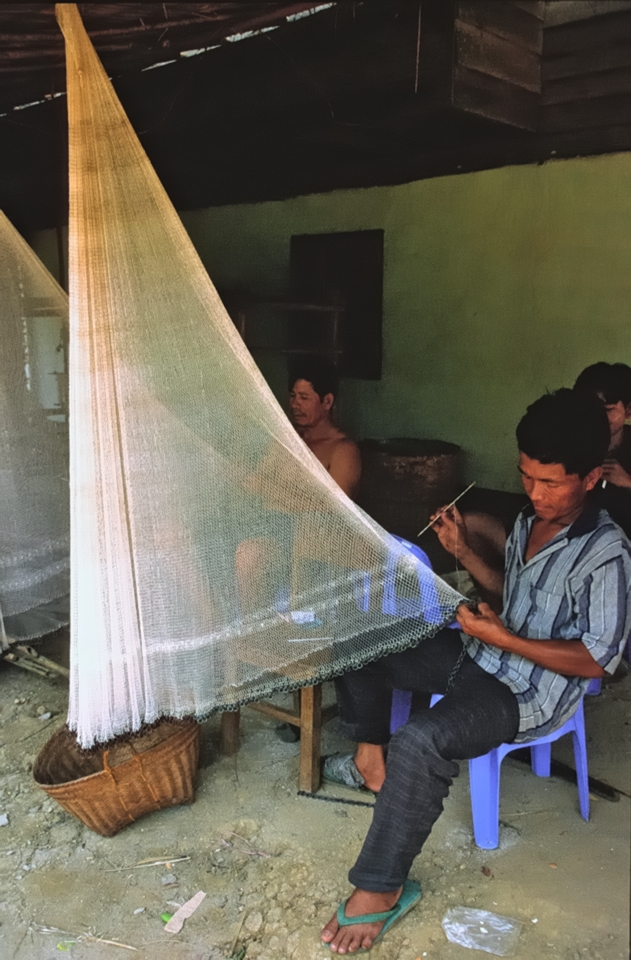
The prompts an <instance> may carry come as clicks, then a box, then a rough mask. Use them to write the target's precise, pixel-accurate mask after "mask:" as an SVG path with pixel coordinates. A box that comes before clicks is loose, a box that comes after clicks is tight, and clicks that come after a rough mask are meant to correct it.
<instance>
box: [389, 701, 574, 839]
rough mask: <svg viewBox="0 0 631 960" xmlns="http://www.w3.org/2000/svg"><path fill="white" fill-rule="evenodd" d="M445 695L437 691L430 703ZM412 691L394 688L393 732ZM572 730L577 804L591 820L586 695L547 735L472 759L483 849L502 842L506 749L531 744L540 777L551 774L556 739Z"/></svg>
mask: <svg viewBox="0 0 631 960" xmlns="http://www.w3.org/2000/svg"><path fill="white" fill-rule="evenodd" d="M441 699H442V695H441V694H439V693H436V694H434V695H433V696H432V700H431V703H430V706H432V707H433V706H434V704H435V703H438V701H439V700H441ZM411 703H412V694H411V693H408V692H407V691H405V690H394V691H393V694H392V713H391V715H390V732H391V733H394V732H395V730H397V729H398V728H399V727H400V726H401V725H402V724H404V723H406V722H407V720H408V718H409V715H410V707H411ZM566 733H571V734H572V736H573V738H574V762H575V764H576V782H577V785H578V804H579V808H580V811H581V816H582V818H583V820H589V785H588V777H587V743H586V740H585V716H584V713H583V699H582V697H581V700H580V703H579V705H578V707H577V709H576V711H575V713H574V714H573V715H572V716H571V717H570V719H569V720H566V722H565V723H564V724H563V726H562V727H559V729H558V730H555V731H554V733H549V734H548V735H547V736H545V737H539V738H538V739H537V740H531V741H529V742H528V743H502V744H500V746H499V747H495V749H493V750H490V751H489V753H485V754H484V755H483V756H481V757H474V759H473V760H469V789H470V793H471V814H472V818H473V836H474V837H475V842H476V846H478V847H481V848H482V849H483V850H494V849H495V848H496V847H497V846H499V810H500V765H501V763H502V760H503V759H504V757H505V756H506V754H507V753H510V752H511V751H512V750H521V749H523V748H524V747H530V756H531V766H532V770H533V773H535V774H536V775H537V776H538V777H549V776H550V762H551V757H552V746H551V744H552V743H554V741H555V740H558V739H559V738H560V737H563V736H565V734H566Z"/></svg>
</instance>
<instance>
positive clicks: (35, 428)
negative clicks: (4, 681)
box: [0, 212, 70, 646]
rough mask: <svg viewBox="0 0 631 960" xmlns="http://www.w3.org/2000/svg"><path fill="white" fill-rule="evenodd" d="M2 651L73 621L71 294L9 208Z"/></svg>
mask: <svg viewBox="0 0 631 960" xmlns="http://www.w3.org/2000/svg"><path fill="white" fill-rule="evenodd" d="M0 289H1V291H2V309H1V311H0V344H1V360H0V363H1V366H0V638H1V639H0V646H6V645H7V644H8V642H9V641H10V640H30V639H33V638H35V637H41V636H42V635H43V634H45V633H48V632H49V631H51V630H55V629H57V628H58V627H59V626H61V625H62V624H63V623H67V622H68V610H67V607H68V602H67V596H68V591H69V588H70V584H69V576H70V574H69V550H70V544H69V530H70V519H69V497H68V431H67V425H66V423H65V419H66V418H65V415H64V396H65V390H64V376H65V374H64V369H65V364H64V347H65V343H66V341H67V329H68V297H67V296H66V294H65V293H64V291H63V290H62V289H61V287H60V286H59V285H58V284H57V283H56V281H55V280H54V279H53V278H52V277H51V275H50V274H49V273H48V271H47V270H46V268H45V267H44V265H43V264H42V263H41V261H40V260H39V259H38V258H37V257H36V256H35V254H34V253H33V251H32V250H31V248H30V247H29V246H28V244H27V243H26V242H25V241H24V240H23V239H22V237H21V236H20V234H19V233H18V232H17V230H16V229H15V228H14V227H13V226H12V225H11V223H9V221H8V220H7V218H6V217H5V216H4V214H3V213H1V212H0Z"/></svg>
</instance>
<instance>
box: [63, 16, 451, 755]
mask: <svg viewBox="0 0 631 960" xmlns="http://www.w3.org/2000/svg"><path fill="white" fill-rule="evenodd" d="M57 16H58V20H59V23H60V25H61V28H62V30H63V33H64V36H65V39H66V56H67V71H68V110H69V125H70V255H69V272H70V437H71V446H70V463H71V468H70V473H71V530H72V564H71V566H72V656H71V673H72V676H71V703H70V713H69V724H70V727H71V728H72V729H73V730H76V731H77V736H78V739H79V741H80V743H81V744H82V745H84V746H89V745H91V744H92V743H94V742H95V741H105V740H108V739H110V738H112V737H113V736H115V735H118V734H121V733H123V732H126V731H129V730H134V729H137V728H138V727H139V726H140V725H141V724H142V723H143V722H151V721H153V720H155V719H157V718H158V717H160V716H172V717H182V716H196V717H198V718H201V717H204V716H206V715H208V714H209V713H211V712H213V711H216V710H223V709H230V708H231V707H232V708H234V707H236V706H237V705H239V704H241V703H245V702H248V701H253V700H259V699H261V698H263V697H265V696H267V695H269V694H270V693H272V692H274V691H278V690H283V689H286V690H287V689H293V688H297V687H299V686H302V685H305V684H308V683H314V682H316V681H318V680H322V679H324V678H326V677H330V676H334V675H336V674H340V673H342V672H343V671H344V670H346V669H349V668H352V667H357V666H359V665H361V664H362V663H364V662H366V661H368V660H371V659H374V658H376V657H378V656H380V655H381V654H383V653H386V652H388V651H391V650H396V649H400V648H403V647H406V646H409V645H410V644H412V643H415V642H417V640H418V639H419V638H422V637H424V636H428V635H430V634H432V633H434V632H435V631H436V630H437V629H438V628H439V627H440V626H441V625H443V624H444V623H445V622H447V621H448V620H449V619H450V618H451V617H452V615H453V612H454V610H455V608H456V606H457V605H458V603H459V602H460V601H461V599H462V598H461V597H460V595H459V594H457V593H455V592H454V591H453V590H451V589H450V588H448V587H447V586H446V585H445V584H443V583H442V581H440V580H438V579H437V578H435V577H434V575H433V574H432V573H431V572H430V571H429V570H428V569H427V568H426V567H424V566H423V565H422V564H419V562H418V561H417V560H416V559H415V558H413V557H411V556H410V555H409V553H407V552H406V551H405V550H404V549H403V548H402V547H400V546H399V545H398V544H397V543H396V541H394V540H393V539H392V538H391V537H390V536H389V535H388V534H387V533H386V532H385V531H384V530H382V529H381V528H380V527H379V526H378V525H377V524H376V523H374V522H373V521H372V520H370V519H369V518H368V517H367V516H366V514H364V513H363V512H362V511H361V510H360V509H359V508H358V507H357V506H355V504H353V503H352V502H351V501H350V500H349V499H348V498H347V497H346V496H345V495H344V494H343V493H342V492H341V491H340V490H339V488H338V487H337V486H336V484H335V483H334V481H333V480H332V479H331V477H330V476H329V475H328V473H327V472H326V470H325V469H324V467H322V466H321V465H320V463H319V462H318V461H317V460H316V459H315V458H314V456H313V455H312V453H311V452H310V451H309V450H308V449H307V447H306V446H305V445H304V443H303V442H302V440H301V439H300V438H299V437H298V435H297V434H296V432H295V431H294V429H293V428H292V426H291V425H290V423H289V422H288V420H287V418H286V417H285V415H284V413H283V411H282V410H281V408H280V406H279V405H278V403H277V402H276V400H275V398H274V397H273V395H272V393H271V392H270V390H269V388H268V386H267V384H266V383H265V381H264V379H263V377H262V376H261V374H260V372H259V370H258V368H257V367H256V365H255V363H254V361H253V360H252V357H251V356H250V354H249V353H248V351H247V349H246V347H245V346H244V343H243V341H242V340H241V338H240V336H239V334H238V333H237V331H236V329H235V327H234V325H233V323H232V322H231V320H230V318H229V317H228V315H227V313H226V311H225V309H224V307H223V305H222V303H221V301H220V299H219V297H218V296H217V293H216V291H215V289H214V287H213V285H212V283H211V281H210V280H209V278H208V275H207V273H206V271H205V269H204V267H203V265H202V263H201V261H200V260H199V257H198V256H197V254H196V252H195V250H194V248H193V246H192V244H191V242H190V240H189V238H188V235H187V234H186V231H185V230H184V228H183V226H182V224H181V222H180V220H179V218H178V216H177V214H176V212H175V210H174V209H173V207H172V205H171V203H170V201H169V199H168V197H167V196H166V194H165V192H164V190H163V188H162V186H161V184H160V182H159V181H158V179H157V177H156V175H155V173H154V171H153V169H152V167H151V165H150V163H149V160H148V159H147V157H146V156H145V153H144V151H143V149H142V147H141V146H140V143H139V141H138V139H137V138H136V136H135V134H134V132H133V130H132V128H131V126H130V124H129V122H128V120H127V118H126V116H125V114H124V112H123V109H122V107H121V105H120V103H119V101H118V99H117V98H116V95H115V93H114V90H113V88H112V86H111V84H110V82H109V80H108V79H107V76H106V74H105V72H104V70H103V68H102V66H101V64H100V62H99V60H98V58H97V56H96V54H95V52H94V50H93V48H92V45H91V43H90V41H89V39H88V37H87V35H86V33H85V31H84V29H83V26H82V23H81V20H80V17H79V14H78V11H77V9H76V7H75V5H74V4H59V5H57ZM218 95H219V94H218Z"/></svg>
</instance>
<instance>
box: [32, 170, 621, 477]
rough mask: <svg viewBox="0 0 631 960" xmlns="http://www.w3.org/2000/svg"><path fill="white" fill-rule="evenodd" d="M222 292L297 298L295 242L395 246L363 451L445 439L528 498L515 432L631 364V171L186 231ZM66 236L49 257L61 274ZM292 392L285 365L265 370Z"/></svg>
mask: <svg viewBox="0 0 631 960" xmlns="http://www.w3.org/2000/svg"><path fill="white" fill-rule="evenodd" d="M183 219H184V222H185V224H186V227H187V229H188V230H189V233H190V235H191V237H192V239H193V242H194V243H195V245H196V247H197V249H198V250H199V252H200V255H201V257H202V259H203V261H204V263H205V265H206V266H207V268H208V271H209V273H210V276H211V277H212V278H213V280H214V281H215V283H216V284H217V285H218V286H219V287H220V288H223V289H226V288H227V289H230V288H233V289H242V290H243V289H245V290H249V291H250V292H252V293H255V294H258V295H283V294H285V293H286V291H287V286H288V271H289V243H290V237H291V235H292V234H295V233H323V232H331V231H337V230H362V229H375V228H382V229H383V230H384V231H385V268H384V327H383V346H384V362H383V377H382V379H381V381H374V382H371V381H360V380H347V381H344V382H343V387H342V392H343V395H342V398H341V420H342V422H343V424H344V426H345V427H347V428H348V429H349V430H350V431H351V432H352V433H353V434H354V435H355V436H357V437H367V436H372V437H393V436H417V437H438V438H441V439H444V440H451V441H453V442H455V443H458V444H460V445H461V446H462V447H463V448H464V450H465V451H466V476H467V478H468V479H469V480H473V479H476V480H477V481H478V483H480V484H483V485H490V486H495V487H499V488H501V489H519V480H518V477H517V473H516V469H515V462H516V452H515V445H514V429H515V425H516V423H517V421H518V419H519V417H520V416H521V414H522V412H523V411H524V409H525V407H526V405H527V404H528V403H529V402H531V401H532V400H534V399H536V397H538V396H539V395H540V394H541V393H543V392H544V391H545V390H546V389H554V388H556V387H558V386H562V385H571V384H572V383H573V381H574V379H575V377H576V375H577V374H578V372H579V371H580V370H581V369H582V368H583V367H584V366H586V365H587V364H589V363H592V362H594V361H596V360H608V361H614V360H622V361H625V362H627V363H631V341H630V336H629V333H630V328H631V324H630V322H629V321H630V314H631V155H629V154H617V155H612V156H606V157H598V158H588V159H576V160H569V161H551V162H549V163H546V164H544V165H543V166H520V167H506V168H503V169H500V170H491V171H485V172H481V173H473V174H466V175H463V176H458V177H442V178H437V179H433V180H422V181H418V182H415V183H411V184H407V185H404V186H397V187H374V188H371V189H365V190H347V191H336V192H333V193H329V194H316V195H310V196H305V197H299V198H297V199H294V200H287V201H283V202H272V203H260V204H252V205H239V206H229V207H219V208H212V209H208V210H202V211H196V212H194V213H186V214H184V215H183ZM51 236H52V235H48V237H47V236H45V235H40V236H39V237H38V238H34V241H33V242H34V246H35V249H36V250H37V252H39V253H40V255H41V256H42V258H43V259H45V260H46V261H47V262H48V263H49V264H50V265H51V266H52V267H53V269H54V266H55V263H54V261H55V259H56V253H55V252H54V250H53V247H54V244H53V242H52V240H51ZM261 365H262V368H263V370H264V373H266V375H267V376H268V378H269V380H270V382H271V383H272V386H273V387H274V389H276V390H277V391H278V392H279V394H280V393H283V392H284V385H283V377H282V366H281V365H280V363H279V361H275V362H272V361H270V359H269V358H268V359H267V360H266V359H265V358H262V359H261Z"/></svg>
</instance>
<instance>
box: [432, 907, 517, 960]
mask: <svg viewBox="0 0 631 960" xmlns="http://www.w3.org/2000/svg"><path fill="white" fill-rule="evenodd" d="M442 927H443V930H444V931H445V935H446V937H447V939H448V940H451V942H452V943H458V944H459V945H460V946H461V947H469V948H470V949H471V950H485V951H486V952H487V953H494V954H495V955H496V956H498V957H508V956H510V954H511V953H512V952H513V951H514V949H515V947H516V946H517V941H518V940H519V934H520V931H521V923H520V922H519V920H512V919H511V918H510V917H499V916H498V915H497V914H496V913H489V911H488V910H473V909H471V908H470V907H454V908H453V910H448V911H447V913H446V914H445V916H444V917H443V919H442Z"/></svg>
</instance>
